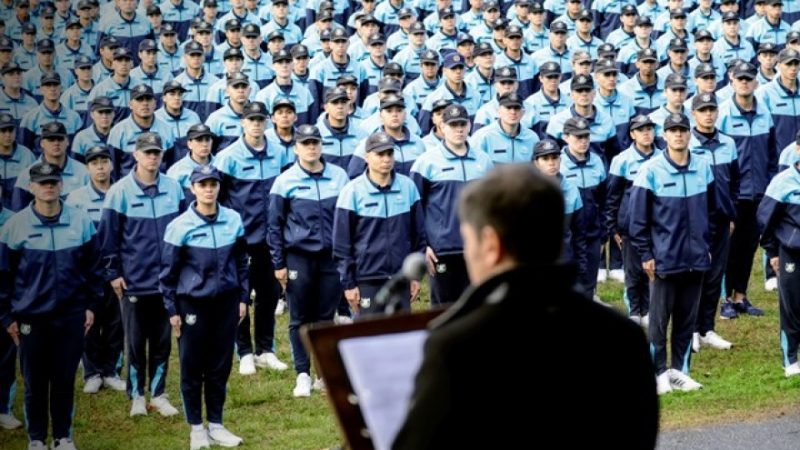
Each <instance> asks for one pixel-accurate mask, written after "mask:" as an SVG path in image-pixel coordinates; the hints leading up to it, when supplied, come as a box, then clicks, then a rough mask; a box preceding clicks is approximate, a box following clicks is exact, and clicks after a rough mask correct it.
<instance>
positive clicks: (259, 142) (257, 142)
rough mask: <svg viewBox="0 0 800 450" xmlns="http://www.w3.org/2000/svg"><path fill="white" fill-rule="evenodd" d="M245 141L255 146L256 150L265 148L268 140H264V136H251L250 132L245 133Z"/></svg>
mask: <svg viewBox="0 0 800 450" xmlns="http://www.w3.org/2000/svg"><path fill="white" fill-rule="evenodd" d="M244 141H245V142H246V143H247V145H249V146H250V147H253V148H254V149H255V150H259V151H260V150H263V149H264V148H266V145H264V144H266V142H265V140H264V136H250V135H249V134H245V135H244Z"/></svg>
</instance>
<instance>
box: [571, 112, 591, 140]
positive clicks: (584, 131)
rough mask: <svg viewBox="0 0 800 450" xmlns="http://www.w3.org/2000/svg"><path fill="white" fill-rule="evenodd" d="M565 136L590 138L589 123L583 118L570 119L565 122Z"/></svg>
mask: <svg viewBox="0 0 800 450" xmlns="http://www.w3.org/2000/svg"><path fill="white" fill-rule="evenodd" d="M564 134H568V135H570V136H588V135H589V134H591V130H590V129H589V122H587V121H586V119H584V118H582V117H570V118H569V119H567V121H566V122H564Z"/></svg>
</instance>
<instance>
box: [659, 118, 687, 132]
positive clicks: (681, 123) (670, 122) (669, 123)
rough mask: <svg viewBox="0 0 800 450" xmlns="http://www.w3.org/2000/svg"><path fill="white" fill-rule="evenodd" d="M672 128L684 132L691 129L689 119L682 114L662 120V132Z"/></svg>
mask: <svg viewBox="0 0 800 450" xmlns="http://www.w3.org/2000/svg"><path fill="white" fill-rule="evenodd" d="M673 128H683V129H684V130H689V129H691V125H690V124H689V118H688V117H686V116H685V115H684V114H670V115H668V116H667V117H666V118H665V119H664V131H667V130H671V129H673Z"/></svg>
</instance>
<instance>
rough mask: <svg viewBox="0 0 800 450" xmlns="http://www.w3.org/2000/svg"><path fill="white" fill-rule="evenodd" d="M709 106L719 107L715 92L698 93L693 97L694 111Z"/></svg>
mask: <svg viewBox="0 0 800 450" xmlns="http://www.w3.org/2000/svg"><path fill="white" fill-rule="evenodd" d="M709 106H713V107H714V108H716V107H717V96H716V95H714V94H713V93H707V94H697V95H695V96H694V97H692V111H696V110H698V109H703V108H708V107H709Z"/></svg>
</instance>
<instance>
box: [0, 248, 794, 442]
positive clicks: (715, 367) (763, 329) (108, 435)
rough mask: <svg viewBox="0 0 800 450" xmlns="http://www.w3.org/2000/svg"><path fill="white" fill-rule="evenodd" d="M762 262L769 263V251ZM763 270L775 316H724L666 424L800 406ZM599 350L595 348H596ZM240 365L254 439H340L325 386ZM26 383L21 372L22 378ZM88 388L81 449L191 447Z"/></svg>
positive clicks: (754, 296)
mask: <svg viewBox="0 0 800 450" xmlns="http://www.w3.org/2000/svg"><path fill="white" fill-rule="evenodd" d="M758 261H759V264H757V265H760V258H759V259H758ZM754 272H755V274H754V276H753V280H752V283H751V288H752V291H751V300H752V301H753V302H754V303H755V304H756V305H757V306H759V307H762V308H764V310H765V311H766V315H765V316H764V317H760V318H753V317H743V318H739V319H737V320H734V321H718V327H717V330H718V332H719V333H720V334H721V335H722V336H723V337H725V338H726V339H728V340H730V341H731V342H733V343H734V348H733V349H732V350H731V351H727V352H724V351H715V350H709V349H706V348H704V349H703V351H702V352H701V353H700V354H698V355H695V357H694V358H693V369H692V376H693V377H694V378H695V379H696V380H697V381H699V382H700V383H702V384H703V385H704V386H705V388H704V389H703V390H701V391H699V392H692V393H674V394H670V395H667V396H665V397H663V398H662V428H664V429H674V428H680V427H688V426H696V425H702V424H710V423H718V422H733V421H742V420H755V419H759V418H769V417H777V416H779V415H782V414H786V413H798V412H800V407H798V405H800V377H798V378H797V379H793V380H787V379H785V378H784V376H783V369H782V368H781V366H780V361H781V356H780V348H779V344H778V342H779V340H778V305H777V298H776V295H775V294H774V293H766V292H764V290H763V278H762V275H761V269H760V268H755V270H754ZM600 295H601V297H602V298H603V299H604V300H605V301H608V302H611V303H613V304H614V306H615V307H616V308H619V309H623V305H622V301H621V298H622V285H621V284H619V283H606V284H604V285H602V286H601V288H600ZM426 297H427V296H426ZM286 321H287V316H286V315H284V316H282V317H281V318H280V320H279V328H278V330H279V332H278V345H279V349H278V355H279V357H280V358H281V359H282V360H283V361H285V362H287V363H288V362H289V361H290V359H291V356H290V351H289V344H288V338H287V335H286ZM567 332H568V330H567ZM593 350H594V349H591V348H590V347H587V351H593ZM604 350H605V351H613V349H604ZM170 368H171V369H172V371H171V374H170V375H169V377H168V383H167V391H168V393H169V395H170V398H171V399H172V401H173V403H174V404H176V406H179V405H180V394H179V391H178V385H179V378H178V370H177V369H178V363H177V352H176V351H174V350H173V354H172V365H171V366H170ZM236 370H237V366H236V365H235V364H234V374H233V375H232V376H231V382H230V384H229V391H228V392H229V395H228V401H227V404H226V416H225V423H226V425H227V426H228V427H229V428H230V429H231V430H232V431H233V432H235V433H237V434H239V435H240V436H242V437H244V439H245V445H246V447H248V448H259V449H261V448H273V449H319V448H326V447H333V446H336V445H338V443H339V435H338V432H337V429H336V425H335V423H334V420H333V418H332V417H331V414H330V411H329V408H328V404H327V402H326V399H325V397H324V396H323V395H320V394H319V393H316V392H315V393H314V394H312V397H311V398H309V399H293V398H292V395H291V391H292V387H293V386H294V373H293V372H292V371H286V372H283V373H274V372H265V371H259V372H258V374H257V375H255V376H252V377H247V378H245V377H241V376H239V375H238V372H237V371H236ZM620 376H625V375H624V374H620ZM21 382H22V381H21V379H20V380H19V385H20V386H21ZM590 382H591V377H587V383H590ZM82 388H83V383H82V381H78V385H77V387H76V391H77V394H76V395H77V399H78V401H77V404H76V406H77V411H76V415H75V423H74V430H75V440H76V444H77V445H78V446H79V448H81V449H102V450H111V449H141V450H155V449H173V448H188V432H189V431H188V426H187V425H186V423H185V422H184V417H183V415H182V414H181V415H179V416H177V417H172V418H162V417H160V416H157V415H155V414H153V413H151V414H150V415H149V416H147V417H144V418H137V419H136V420H132V419H130V418H129V417H128V410H129V407H130V403H129V402H128V401H127V400H126V399H125V398H124V395H123V394H120V393H117V392H111V391H108V390H103V391H101V392H100V394H98V395H94V396H88V395H85V394H83V393H82V392H81V389H82ZM22 392H23V390H22V389H21V388H20V389H18V395H17V401H16V407H15V413H16V415H17V417H19V418H22ZM26 443H27V438H26V435H25V433H24V431H23V430H13V431H7V430H0V449H24V448H25V446H26Z"/></svg>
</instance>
